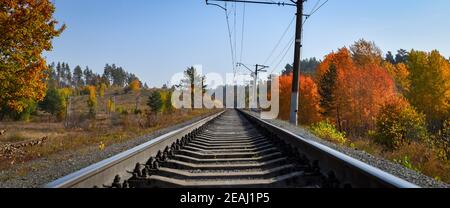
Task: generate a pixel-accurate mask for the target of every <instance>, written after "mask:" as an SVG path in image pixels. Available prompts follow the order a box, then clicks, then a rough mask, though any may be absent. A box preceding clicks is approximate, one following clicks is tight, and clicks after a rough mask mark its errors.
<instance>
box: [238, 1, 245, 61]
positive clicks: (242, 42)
mask: <svg viewBox="0 0 450 208" xmlns="http://www.w3.org/2000/svg"><path fill="white" fill-rule="evenodd" d="M244 32H245V4H244V5H243V11H242V36H241V56H240V58H239V62H242V55H243V51H244Z"/></svg>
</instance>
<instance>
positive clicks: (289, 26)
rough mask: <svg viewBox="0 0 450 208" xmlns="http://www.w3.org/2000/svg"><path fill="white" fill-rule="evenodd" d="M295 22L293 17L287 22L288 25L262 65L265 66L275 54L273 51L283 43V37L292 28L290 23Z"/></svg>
mask: <svg viewBox="0 0 450 208" xmlns="http://www.w3.org/2000/svg"><path fill="white" fill-rule="evenodd" d="M294 21H295V16H294V17H293V18H292V20H291V21H290V22H289V25H288V26H287V27H286V29H285V30H284V32H283V34H282V35H281V37H280V39H279V40H278V42H277V44H275V47H274V48H273V49H272V51H271V52H270V54H269V56H268V57H267V58H266V60H265V61H264V65H265V64H267V62H268V61H269V60H270V59H271V58H272V57H273V55H274V54H275V51H276V50H277V49H278V47H279V46H280V44H281V42H282V41H283V39H284V37H285V36H286V34H287V32H289V29H291V27H292V23H294Z"/></svg>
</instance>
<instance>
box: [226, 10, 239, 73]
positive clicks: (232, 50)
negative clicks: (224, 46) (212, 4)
mask: <svg viewBox="0 0 450 208" xmlns="http://www.w3.org/2000/svg"><path fill="white" fill-rule="evenodd" d="M224 8H225V19H226V21H227V27H228V37H229V39H230V49H231V65H232V67H233V73H235V74H236V67H235V65H236V64H235V60H234V49H233V38H232V37H231V29H230V20H229V15H228V10H227V3H225V7H224Z"/></svg>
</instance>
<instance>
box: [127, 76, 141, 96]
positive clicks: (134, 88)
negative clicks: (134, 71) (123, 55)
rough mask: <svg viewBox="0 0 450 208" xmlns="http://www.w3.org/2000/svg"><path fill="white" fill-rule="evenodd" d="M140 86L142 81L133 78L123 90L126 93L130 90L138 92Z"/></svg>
mask: <svg viewBox="0 0 450 208" xmlns="http://www.w3.org/2000/svg"><path fill="white" fill-rule="evenodd" d="M141 86H142V83H141V82H140V81H139V80H138V79H135V80H133V81H131V82H130V84H129V85H128V87H127V88H126V89H125V92H126V93H128V92H130V91H133V92H139V91H140V90H141Z"/></svg>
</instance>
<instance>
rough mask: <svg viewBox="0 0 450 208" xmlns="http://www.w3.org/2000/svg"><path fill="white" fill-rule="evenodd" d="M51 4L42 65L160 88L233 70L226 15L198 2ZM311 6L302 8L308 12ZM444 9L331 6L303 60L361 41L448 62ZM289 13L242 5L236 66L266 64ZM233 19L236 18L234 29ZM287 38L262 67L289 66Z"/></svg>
mask: <svg viewBox="0 0 450 208" xmlns="http://www.w3.org/2000/svg"><path fill="white" fill-rule="evenodd" d="M54 1H56V19H57V20H59V21H60V22H61V23H65V24H67V26H68V28H67V30H66V31H65V32H64V33H63V34H62V35H61V37H59V38H57V39H55V40H54V49H53V51H51V52H47V53H45V56H46V57H47V60H48V62H58V61H65V62H68V63H69V64H70V66H71V67H72V68H74V66H75V65H81V66H86V65H88V66H89V67H90V68H91V69H93V70H94V71H96V72H98V73H101V72H102V71H103V67H104V65H105V64H106V63H115V64H116V65H119V66H122V67H124V68H125V69H126V70H128V71H130V72H132V73H135V74H136V75H138V77H140V78H141V79H142V80H143V81H144V82H147V83H148V85H149V86H161V85H162V84H164V83H166V82H168V81H169V80H170V78H171V77H172V75H173V74H175V73H178V72H181V71H182V70H184V69H185V68H186V67H188V66H191V65H196V64H201V65H203V67H204V72H218V73H227V72H232V64H231V52H230V51H231V50H230V45H229V39H228V30H227V24H226V20H225V14H224V11H222V10H220V9H218V8H217V7H212V6H205V3H204V0H54ZM286 1H287V0H286ZM316 1H317V0H309V1H308V2H307V3H306V9H305V10H306V12H309V11H311V9H312V7H313V6H314V5H315V3H316ZM321 2H324V0H322V1H321ZM232 6H233V4H230V5H229V7H231V8H232ZM231 10H232V9H231ZM449 11H450V1H448V0H432V1H430V0H364V1H362V0H329V2H328V3H327V4H326V5H325V6H324V7H322V8H321V9H320V10H319V11H318V12H317V13H316V14H314V15H313V16H312V17H311V18H310V19H309V20H308V21H307V23H306V25H305V26H304V29H305V32H304V48H303V57H318V58H320V59H322V58H323V56H324V55H326V54H327V53H329V52H331V51H333V50H336V49H338V48H340V47H343V46H348V45H350V44H352V43H353V42H355V41H356V40H358V39H360V38H364V39H366V40H371V41H375V43H376V44H377V45H378V46H379V47H380V48H381V49H382V50H383V51H384V52H387V51H389V50H391V51H396V50H397V49H399V48H405V49H408V50H409V49H411V48H414V49H418V50H427V51H429V50H433V49H438V50H439V51H440V52H441V53H442V54H444V55H445V56H447V57H448V56H450V40H449V37H450V12H449ZM242 13H243V6H242V4H238V6H237V14H236V15H237V21H236V22H237V33H236V37H237V41H236V42H237V44H236V45H237V47H236V51H237V59H238V60H240V50H241V49H240V48H241V47H240V45H241V42H240V39H241V24H242ZM294 14H295V8H290V7H278V6H266V5H249V4H248V5H246V15H245V32H244V47H243V55H242V57H243V58H242V62H244V63H245V64H248V65H252V64H257V63H258V64H262V63H264V62H266V59H267V58H268V57H269V55H270V52H271V51H272V50H273V48H274V46H275V45H276V43H277V42H278V41H279V40H280V37H281V36H282V34H283V32H284V31H285V30H286V28H287V26H288V25H289V22H290V21H291V20H292V18H293V16H294ZM233 17H234V13H232V14H231V17H230V24H231V29H232V30H233V28H234V20H233ZM293 34H294V27H293V25H292V26H291V28H290V30H288V32H287V35H286V36H285V37H284V39H283V40H282V42H281V44H280V47H279V48H278V50H276V51H275V53H274V55H273V56H272V58H271V59H269V60H268V61H267V62H266V64H267V65H270V66H271V67H272V69H270V70H269V71H272V70H275V71H274V72H279V71H280V70H281V68H282V67H283V66H284V65H285V64H286V63H290V62H292V59H293V49H291V50H290V51H289V52H288V53H287V55H286V56H285V57H284V59H282V57H283V53H282V49H283V48H285V47H286V46H289V44H288V43H289V40H290V39H291V38H292V37H293ZM232 36H233V37H234V35H232ZM278 63H280V65H279V67H277V68H275V69H274V67H275V66H276V65H278ZM242 72H244V71H242Z"/></svg>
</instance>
